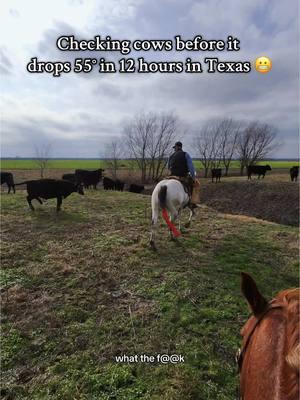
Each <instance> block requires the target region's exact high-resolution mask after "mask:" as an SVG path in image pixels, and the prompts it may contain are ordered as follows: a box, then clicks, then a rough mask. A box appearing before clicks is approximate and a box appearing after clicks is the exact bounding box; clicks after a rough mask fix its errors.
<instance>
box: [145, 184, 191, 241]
mask: <svg viewBox="0 0 300 400" xmlns="http://www.w3.org/2000/svg"><path fill="white" fill-rule="evenodd" d="M189 200H190V199H189V195H188V193H187V192H186V191H185V189H184V187H183V185H182V183H181V182H180V181H178V180H176V179H164V180H162V181H160V182H159V183H158V184H157V185H156V186H155V188H154V190H153V193H152V197H151V206H152V229H151V238H150V244H151V246H152V247H153V248H155V244H154V233H155V227H156V224H157V221H158V218H159V214H160V211H162V216H163V218H164V220H165V221H166V223H167V225H168V226H169V230H170V234H171V237H172V238H174V237H177V236H179V234H180V232H179V231H178V230H177V229H176V227H175V225H174V223H173V222H174V221H175V220H176V219H177V218H178V216H179V215H180V211H181V210H182V209H183V208H184V207H186V206H187V205H188V203H189ZM168 213H169V214H170V218H169V215H168ZM192 215H193V211H191V213H190V219H189V221H190V220H191V218H192ZM179 230H180V219H179Z"/></svg>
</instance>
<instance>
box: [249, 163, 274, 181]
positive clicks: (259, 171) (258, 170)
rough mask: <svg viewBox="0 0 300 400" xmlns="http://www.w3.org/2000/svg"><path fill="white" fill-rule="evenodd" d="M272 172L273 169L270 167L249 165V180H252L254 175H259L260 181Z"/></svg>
mask: <svg viewBox="0 0 300 400" xmlns="http://www.w3.org/2000/svg"><path fill="white" fill-rule="evenodd" d="M271 170H272V168H271V167H270V165H249V167H248V168H247V172H248V179H251V176H252V174H254V175H258V179H260V177H261V176H262V177H263V178H264V177H265V175H266V172H267V171H271Z"/></svg>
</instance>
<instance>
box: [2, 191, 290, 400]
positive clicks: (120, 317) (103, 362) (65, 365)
mask: <svg viewBox="0 0 300 400" xmlns="http://www.w3.org/2000/svg"><path fill="white" fill-rule="evenodd" d="M149 202H150V198H149V197H148V196H142V195H135V194H131V193H116V192H111V193H109V192H103V191H97V192H95V191H87V193H86V195H85V196H78V195H76V194H73V195H71V196H70V197H69V198H68V199H66V200H65V201H64V202H63V209H62V212H61V214H60V215H58V216H57V215H56V213H55V201H52V200H49V201H48V202H47V204H44V205H43V206H40V205H38V204H36V203H35V202H34V204H36V211H35V212H34V213H33V212H31V211H29V210H28V207H27V205H26V199H25V192H18V193H17V194H16V195H6V194H3V195H2V229H3V231H4V232H5V234H3V235H2V238H3V244H2V278H1V281H2V287H3V290H2V296H3V298H2V318H3V325H2V346H1V348H2V380H3V383H2V396H7V398H14V399H16V400H19V399H22V400H23V399H28V400H29V399H30V400H40V399H43V400H44V399H50V400H51V399H53V400H54V399H55V400H56V399H66V400H69V399H70V400H71V399H72V400H73V399H86V400H93V399H95V400H96V399H97V400H102V399H103V400H112V399H114V400H116V399H117V400H136V399H143V400H182V399H185V400H209V399H218V400H219V399H220V400H232V399H233V398H234V396H235V393H236V392H235V391H236V386H237V383H238V382H237V374H236V366H235V363H234V355H235V352H236V350H237V348H238V347H239V345H240V336H239V331H240V328H241V327H242V325H243V323H244V322H245V321H246V320H247V316H248V309H247V306H246V303H245V300H244V298H243V297H242V295H241V293H240V272H241V271H247V272H249V273H250V274H252V276H253V277H254V278H255V279H256V281H257V283H258V286H259V288H260V289H261V291H262V292H263V294H264V295H265V296H266V297H268V298H271V297H272V296H274V295H275V294H276V293H277V292H278V291H279V290H281V289H284V288H287V287H292V286H296V285H297V284H298V279H297V274H298V269H297V263H298V242H297V228H294V227H289V226H281V225H276V224H270V223H265V222H260V221H254V220H253V219H247V218H239V217H238V216H237V217H234V218H233V217H231V218H229V217H226V216H225V215H221V214H219V213H217V212H215V211H213V210H211V209H208V208H207V207H202V208H201V209H200V210H198V214H197V217H196V219H195V222H194V224H193V225H192V227H191V228H190V229H188V230H186V233H185V234H184V235H183V236H182V237H181V238H180V239H179V241H178V243H175V242H171V241H169V239H168V234H167V229H166V226H165V225H164V224H162V223H161V224H160V227H159V230H158V231H159V232H158V237H157V246H158V252H157V253H153V252H152V251H151V250H150V249H149V246H148V239H149V234H148V233H149V227H150V226H149V225H150V224H149V219H150V204H149ZM120 354H127V355H133V354H138V355H140V354H148V355H157V354H181V355H182V356H183V357H184V359H185V362H184V363H182V364H177V365H175V364H174V365H172V364H166V365H162V364H157V363H155V364H145V363H141V362H139V363H133V364H127V363H120V364H118V363H116V362H115V356H117V355H120Z"/></svg>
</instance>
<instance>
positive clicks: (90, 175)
mask: <svg viewBox="0 0 300 400" xmlns="http://www.w3.org/2000/svg"><path fill="white" fill-rule="evenodd" d="M103 171H104V169H101V168H100V169H96V170H95V171H88V170H85V169H76V170H75V175H76V179H77V183H82V184H83V185H84V187H85V188H86V189H88V188H89V187H90V186H93V188H94V189H97V184H98V183H99V182H100V181H101V179H102V172H103Z"/></svg>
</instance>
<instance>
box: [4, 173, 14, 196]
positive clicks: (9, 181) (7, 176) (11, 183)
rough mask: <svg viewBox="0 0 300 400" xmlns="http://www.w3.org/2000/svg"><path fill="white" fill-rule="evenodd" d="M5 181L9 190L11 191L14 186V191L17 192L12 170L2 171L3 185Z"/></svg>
mask: <svg viewBox="0 0 300 400" xmlns="http://www.w3.org/2000/svg"><path fill="white" fill-rule="evenodd" d="M3 183H6V184H7V187H8V192H7V193H10V189H11V188H12V189H13V191H14V193H16V189H15V183H14V176H13V174H12V173H11V172H1V185H3Z"/></svg>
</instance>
